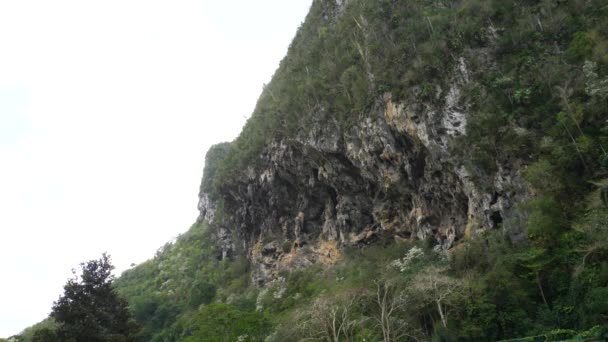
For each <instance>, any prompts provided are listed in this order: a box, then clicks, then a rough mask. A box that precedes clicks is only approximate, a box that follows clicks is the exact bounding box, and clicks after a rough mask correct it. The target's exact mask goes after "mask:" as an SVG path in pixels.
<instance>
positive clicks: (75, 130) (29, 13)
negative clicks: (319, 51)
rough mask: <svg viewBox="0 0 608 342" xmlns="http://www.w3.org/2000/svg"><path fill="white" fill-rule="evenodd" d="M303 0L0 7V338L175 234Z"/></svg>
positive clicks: (189, 219) (280, 52) (291, 31)
mask: <svg viewBox="0 0 608 342" xmlns="http://www.w3.org/2000/svg"><path fill="white" fill-rule="evenodd" d="M311 2H312V0H289V1H286V0H258V1H251V0H233V1H221V0H220V1H217V0H201V1H182V0H177V1H151V0H141V1H126V0H120V1H108V0H106V1H84V0H74V1H59V0H56V1H48V0H40V1H24V0H2V1H0V272H1V273H0V337H2V336H4V337H8V336H9V335H12V334H16V333H19V332H20V331H21V330H22V329H23V328H25V327H27V326H29V325H31V324H33V323H36V322H38V321H40V320H42V319H43V318H44V317H46V316H47V314H48V313H49V312H50V309H51V305H52V303H53V301H54V300H56V299H57V298H58V297H59V295H60V294H61V293H62V286H63V284H65V281H66V280H67V278H68V277H69V275H70V270H71V269H72V268H75V267H77V266H78V264H79V263H80V262H83V261H86V260H90V259H93V258H98V257H99V256H100V255H101V253H102V252H104V251H107V252H108V253H109V254H111V255H112V258H113V262H114V264H115V265H116V266H117V268H118V270H124V269H125V268H128V266H129V265H130V264H131V263H132V262H135V263H139V262H141V261H143V260H145V259H148V258H150V257H152V256H153V255H154V253H155V251H156V250H157V249H158V248H159V247H160V246H161V245H163V244H164V243H165V242H166V241H169V240H171V239H172V238H173V237H175V236H176V235H177V234H179V233H182V232H185V231H186V230H187V229H188V228H189V226H190V225H191V224H192V223H193V222H194V220H195V218H196V216H197V214H198V213H197V211H196V204H197V194H198V186H199V183H200V178H201V175H202V169H203V161H204V155H205V152H206V151H207V149H208V148H209V147H210V146H211V145H212V144H214V143H217V142H221V141H227V140H232V139H233V138H234V137H236V135H237V134H238V133H239V131H240V129H241V127H242V125H243V124H244V122H245V118H246V117H248V116H249V115H250V114H251V112H252V110H253V108H254V105H255V101H256V100H257V97H258V96H259V94H260V92H261V90H262V85H263V83H267V82H268V81H269V80H270V77H271V75H272V73H273V72H274V70H275V69H276V67H277V66H278V63H279V61H280V60H281V58H282V57H283V56H284V55H285V53H286V51H287V46H288V45H289V43H290V41H291V39H292V37H293V36H294V35H295V32H296V29H297V28H298V26H299V25H300V23H301V22H302V21H303V20H304V17H305V15H306V13H307V11H308V9H309V7H310V3H311Z"/></svg>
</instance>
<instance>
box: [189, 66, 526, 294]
mask: <svg viewBox="0 0 608 342" xmlns="http://www.w3.org/2000/svg"><path fill="white" fill-rule="evenodd" d="M453 74H454V76H453V80H452V82H451V83H450V84H449V88H448V89H445V90H438V94H440V95H439V96H441V97H442V98H443V105H442V106H440V107H439V108H438V107H437V106H429V105H424V104H423V103H421V102H420V101H416V100H415V99H416V95H415V94H416V90H415V89H412V90H411V101H403V102H398V103H396V102H393V101H392V99H391V96H390V94H385V95H384V96H383V97H382V98H381V99H379V100H378V101H377V102H376V104H375V105H374V106H373V108H372V110H371V111H370V112H369V113H368V115H366V116H365V117H364V118H362V119H360V120H359V122H356V123H355V124H354V125H353V126H352V127H351V128H350V129H347V130H343V129H341V128H340V126H339V125H338V124H337V123H334V124H332V123H331V121H329V122H330V124H327V120H323V121H321V120H319V122H314V121H313V124H312V127H311V129H310V130H309V131H308V132H307V133H302V134H300V135H298V136H297V137H295V139H292V140H286V139H283V140H278V141H274V142H272V143H271V144H269V145H267V146H266V147H265V149H264V151H263V153H262V154H261V155H260V156H259V160H258V161H257V163H256V166H255V167H254V166H251V167H249V168H248V169H247V170H246V171H245V172H244V174H243V175H242V177H239V178H238V181H234V182H232V183H230V184H224V185H223V188H222V196H223V200H224V203H223V204H224V212H225V213H226V217H225V218H224V220H223V222H221V223H218V224H219V225H220V226H221V228H220V232H221V234H219V235H221V236H220V239H219V240H220V247H221V249H222V256H223V257H227V256H230V255H232V254H233V253H234V247H235V244H236V245H237V248H238V249H241V250H242V251H244V252H245V253H246V255H247V257H248V258H249V259H250V260H251V262H252V264H253V266H254V267H253V269H254V270H253V273H252V277H253V280H254V281H255V283H256V284H258V285H264V284H265V283H267V282H269V281H272V280H274V279H276V278H277V277H278V272H279V271H280V270H282V269H284V268H294V267H295V268H297V267H306V266H308V265H311V264H313V263H317V262H323V263H332V262H334V261H335V259H336V258H337V257H338V256H339V255H340V249H341V248H342V247H344V246H348V245H351V246H352V245H365V244H369V243H372V242H373V241H374V240H376V239H379V238H380V237H386V236H388V237H393V238H395V239H421V240H425V239H432V240H433V241H434V243H435V244H436V245H437V246H438V247H439V248H443V249H448V248H450V247H452V246H453V245H454V244H455V243H457V241H458V240H460V239H461V238H463V237H464V236H465V235H469V234H475V233H476V232H477V231H479V230H484V229H491V228H495V227H497V225H498V224H500V223H501V222H502V221H503V220H504V219H505V218H509V217H510V216H511V215H512V209H513V208H512V205H513V203H514V202H517V201H519V200H520V199H521V198H523V197H526V196H528V190H527V188H526V186H525V185H524V183H523V182H522V180H521V179H520V177H519V175H518V174H517V168H516V167H513V165H510V166H511V167H510V168H507V167H506V166H505V165H498V169H499V171H498V172H497V173H496V176H495V178H494V179H493V184H492V186H491V187H487V186H486V187H484V188H483V189H482V188H481V187H480V186H478V185H477V184H475V182H473V180H472V179H471V176H470V174H469V172H468V171H467V169H466V168H465V167H464V166H463V165H461V164H460V163H459V161H458V159H457V158H455V157H453V156H452V155H451V154H450V152H449V148H448V146H449V144H450V141H451V139H452V138H454V137H457V136H459V135H463V134H466V131H465V127H466V119H467V106H466V105H459V104H460V103H461V101H460V89H461V87H463V86H464V85H465V84H466V82H468V77H469V76H468V71H467V67H466V61H465V60H464V58H461V59H460V60H459V63H457V68H456V70H454V72H453ZM325 115H327V113H318V115H316V116H315V117H318V118H322V117H324V116H325ZM215 207H216V205H215V204H214V203H212V201H210V200H209V197H208V196H207V194H205V193H202V194H201V199H200V203H199V209H200V212H201V217H202V218H205V219H207V220H213V219H214V213H215ZM231 239H232V240H235V241H232V240H231Z"/></svg>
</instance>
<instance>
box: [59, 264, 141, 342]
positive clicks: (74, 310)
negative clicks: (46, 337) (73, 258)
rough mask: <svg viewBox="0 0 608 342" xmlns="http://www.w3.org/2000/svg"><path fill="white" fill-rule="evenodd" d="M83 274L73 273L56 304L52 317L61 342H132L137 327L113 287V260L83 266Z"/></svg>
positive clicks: (124, 303)
mask: <svg viewBox="0 0 608 342" xmlns="http://www.w3.org/2000/svg"><path fill="white" fill-rule="evenodd" d="M80 267H81V274H80V275H77V274H76V270H72V273H73V274H74V278H71V279H69V280H68V281H67V283H66V284H65V286H64V287H63V288H64V293H63V295H61V296H60V297H59V300H57V301H56V302H55V303H54V304H53V311H52V313H51V317H52V318H53V319H54V320H55V321H56V322H57V323H58V328H57V332H56V334H57V337H58V338H59V340H61V341H73V342H81V341H82V342H85V341H86V342H96V341H100V342H102V341H103V342H107V341H117V342H118V341H133V340H134V335H135V332H136V327H135V326H134V324H133V323H132V322H131V320H130V316H129V311H128V309H127V302H126V301H125V300H124V299H122V298H121V297H119V296H118V295H117V294H116V292H115V291H114V288H113V286H112V283H113V281H114V276H113V275H112V270H113V269H114V266H113V265H112V264H111V262H110V256H109V255H107V254H105V253H104V254H103V255H102V256H101V258H100V259H98V260H90V261H87V262H85V263H81V264H80Z"/></svg>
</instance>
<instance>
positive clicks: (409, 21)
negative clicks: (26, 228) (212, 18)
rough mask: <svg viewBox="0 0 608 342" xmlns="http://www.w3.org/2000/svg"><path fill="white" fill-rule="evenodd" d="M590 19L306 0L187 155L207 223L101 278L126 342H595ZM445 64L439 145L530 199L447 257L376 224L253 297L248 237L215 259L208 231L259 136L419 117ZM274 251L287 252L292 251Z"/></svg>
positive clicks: (449, 5)
mask: <svg viewBox="0 0 608 342" xmlns="http://www.w3.org/2000/svg"><path fill="white" fill-rule="evenodd" d="M607 19H608V6H606V4H605V1H602V0H563V1H552V0H518V1H501V0H490V1H484V0H462V1H456V0H442V1H440V0H437V1H428V0H413V1H393V0H379V1H370V0H350V1H329V0H316V1H314V2H313V5H312V7H311V10H310V13H309V15H308V17H307V19H306V21H305V23H304V24H303V25H302V27H301V28H300V29H299V31H298V34H297V36H296V37H295V39H294V41H293V42H292V44H291V46H290V49H289V52H288V54H287V56H286V57H285V59H284V60H283V61H282V62H281V65H280V67H279V68H278V70H277V71H276V73H275V75H274V77H273V79H272V81H271V82H270V83H269V84H268V85H266V87H265V88H264V91H263V92H262V94H261V96H260V99H259V100H258V103H257V106H256V108H255V110H254V112H253V115H252V116H251V118H250V119H249V121H248V122H247V124H246V126H245V127H244V129H243V131H242V133H241V134H240V136H239V137H238V138H237V139H236V140H235V141H234V142H232V143H229V144H221V145H218V146H216V147H214V148H212V149H211V150H210V151H209V153H208V155H207V159H206V165H205V175H204V176H205V177H204V178H203V180H202V184H201V194H202V195H203V194H204V195H208V196H209V198H210V200H212V201H214V203H215V204H216V207H215V208H214V210H215V212H214V219H213V221H212V222H209V220H207V219H202V220H199V221H197V222H196V223H195V224H194V225H193V226H192V227H191V228H190V230H189V231H188V232H187V233H185V234H183V235H182V236H180V237H179V238H177V240H176V241H175V242H172V243H168V244H167V245H165V246H164V247H162V248H161V249H159V251H158V253H157V254H156V256H155V257H154V258H153V259H151V260H149V261H147V262H144V263H142V264H140V265H138V266H136V267H134V268H132V269H130V270H128V271H126V272H125V273H124V274H123V275H122V276H121V277H120V278H119V279H117V280H116V282H115V286H116V289H117V291H118V292H119V293H120V294H121V295H122V296H124V297H125V298H127V299H128V301H129V307H130V311H131V313H132V315H133V317H134V319H135V320H136V321H137V322H139V324H141V326H142V327H143V329H142V332H141V336H140V337H141V338H142V339H143V340H146V341H236V340H238V341H298V340H304V339H308V340H328V341H409V340H433V341H456V340H463V341H494V340H501V339H513V338H520V337H522V336H533V337H530V338H527V339H526V338H522V339H520V340H518V341H529V340H534V341H539V340H540V341H552V340H566V339H575V340H576V339H585V338H598V339H599V338H601V336H604V337H605V336H606V334H607V333H608V332H607V330H606V328H605V327H606V326H607V325H608V300H607V298H608V261H607V260H608V207H607V204H608V203H607V202H608V200H607V198H608V195H606V194H608V190H607V189H608V187H607V186H608V185H607V184H608V154H607V152H606V148H608V121H607V119H608V20H607ZM462 60H464V61H466V64H467V77H468V81H467V83H466V85H465V86H464V88H463V89H462V95H461V96H460V102H461V103H459V104H458V105H460V106H461V107H462V108H463V111H466V134H460V135H454V136H450V137H449V144H448V145H449V146H448V147H449V148H448V151H449V153H450V154H451V155H453V156H456V158H458V159H459V160H460V162H461V163H462V164H463V165H464V166H465V168H466V170H467V172H468V173H469V174H470V175H471V179H472V182H474V183H475V184H476V185H477V186H479V187H480V188H483V189H489V191H490V192H492V191H493V190H492V187H493V186H494V185H493V184H492V179H494V177H495V175H496V174H497V173H498V172H499V169H500V168H504V167H505V166H509V167H512V168H518V170H517V172H518V173H519V174H521V175H522V177H523V178H524V179H525V180H526V182H527V183H528V185H529V187H530V193H531V196H529V199H527V200H525V201H522V202H521V203H516V205H515V209H514V214H513V215H511V216H510V217H501V216H500V217H496V218H495V219H493V221H494V223H495V226H494V227H493V229H477V228H480V227H475V222H472V221H470V222H469V223H468V225H467V232H466V235H465V236H463V237H462V238H461V237H459V239H460V240H459V241H456V243H455V244H454V246H453V247H452V248H451V249H450V250H449V251H445V250H443V249H441V248H437V247H436V244H437V241H436V240H434V239H433V238H429V239H426V240H418V239H415V236H412V237H411V239H407V240H405V239H397V241H396V240H395V238H394V237H393V236H392V235H390V234H383V233H379V234H378V235H377V240H376V241H374V242H373V243H371V244H370V245H365V246H360V245H353V246H344V247H343V250H342V251H341V256H340V257H338V258H336V260H331V262H328V263H327V264H323V263H317V264H313V265H307V267H299V268H297V269H293V270H291V271H282V272H281V273H280V274H279V276H278V277H277V278H276V279H274V280H273V281H272V282H270V283H268V284H266V286H265V287H262V288H260V287H258V286H256V284H254V283H253V282H252V280H251V271H252V266H251V260H250V259H251V258H252V257H253V254H254V253H263V252H264V248H265V246H264V245H262V244H256V245H255V246H254V251H252V252H251V254H248V253H249V251H248V250H247V248H246V247H245V245H246V243H242V244H241V243H238V242H239V237H238V236H237V235H238V234H237V233H235V232H232V233H231V234H233V235H235V236H233V240H234V241H237V243H235V246H234V253H233V254H234V255H232V256H230V257H226V255H225V254H224V252H223V250H222V247H221V246H220V245H219V244H218V241H220V240H223V239H226V237H225V236H224V235H225V234H226V233H225V232H223V231H222V223H223V222H224V217H228V216H230V215H231V214H233V212H231V211H230V210H231V207H230V203H225V201H226V199H227V198H229V197H230V190H231V188H230V185H231V184H234V183H238V182H240V181H241V180H242V179H244V178H246V177H247V169H248V168H252V167H254V166H255V165H256V164H258V163H260V160H261V159H260V155H261V154H263V153H264V149H265V148H266V147H267V146H268V145H269V144H271V143H273V142H276V141H287V142H293V141H295V140H296V137H300V138H301V137H302V136H307V135H308V134H309V133H310V130H311V127H313V126H314V125H317V126H318V125H320V124H321V125H323V124H327V125H336V126H337V127H338V128H339V130H340V131H346V130H348V129H351V128H352V127H356V123H357V122H358V121H360V120H361V119H364V118H365V116H366V115H368V114H369V112H370V110H371V109H372V108H373V107H374V106H375V105H377V103H378V102H380V101H382V99H385V98H386V97H387V96H390V98H391V99H392V101H395V102H398V101H402V102H411V103H415V104H416V105H417V106H419V107H420V108H425V110H428V111H433V110H435V111H439V110H441V108H442V106H443V105H444V102H445V99H446V97H450V96H451V95H450V92H449V89H450V87H449V83H450V82H451V81H452V78H453V75H451V70H454V69H458V68H460V64H459V63H461V61H462ZM313 123H314V124H313ZM446 153H447V152H446ZM367 195H368V196H370V197H371V196H374V194H373V193H368V194H367ZM446 200H447V199H446ZM231 205H234V203H232V204H231ZM232 209H233V208H232ZM249 214H251V213H249ZM295 214H297V213H295ZM207 218H208V217H207ZM482 228H483V227H482ZM485 228H488V227H485ZM518 234H519V235H521V234H523V238H521V237H518V238H515V237H517V236H519V235H518ZM402 240H403V241H402ZM271 247H272V246H271ZM271 247H268V249H271ZM272 248H275V247H272ZM281 248H282V249H283V252H284V253H285V254H289V253H290V252H291V251H293V243H288V244H285V245H283V246H281Z"/></svg>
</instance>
